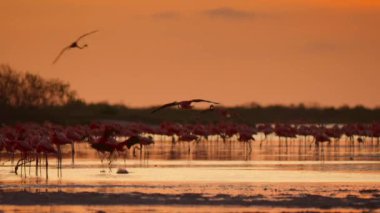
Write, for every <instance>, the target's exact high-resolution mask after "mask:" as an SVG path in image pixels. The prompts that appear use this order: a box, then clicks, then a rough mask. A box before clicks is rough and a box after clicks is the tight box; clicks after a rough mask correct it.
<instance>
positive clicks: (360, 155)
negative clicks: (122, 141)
mask: <svg viewBox="0 0 380 213" xmlns="http://www.w3.org/2000/svg"><path fill="white" fill-rule="evenodd" d="M75 146H76V150H77V152H76V158H77V159H81V158H82V159H96V158H98V157H99V156H98V155H97V153H96V152H95V151H94V150H93V149H91V147H90V146H89V145H88V144H86V143H78V144H76V145H75ZM146 148H147V150H145V151H144V152H139V151H137V152H136V153H135V155H134V154H133V151H132V150H127V151H126V152H125V153H121V154H119V156H118V158H119V159H125V160H127V159H152V160H254V161H356V160H358V161H363V160H364V161H378V160H380V145H379V144H377V143H371V142H368V143H364V144H358V143H356V144H352V143H350V142H345V141H340V142H333V143H331V144H322V145H320V146H319V147H316V146H314V145H312V144H311V143H310V142H309V143H306V142H303V141H296V140H293V141H288V143H287V144H286V145H285V144H284V143H280V142H279V141H275V140H272V141H269V142H265V143H263V144H260V142H254V143H253V149H252V152H248V151H247V144H246V143H242V142H237V141H226V142H222V141H200V142H192V143H188V142H177V143H172V142H171V141H156V142H155V144H153V145H150V146H147V147H146ZM189 148H190V152H189ZM63 153H64V157H65V158H68V157H70V156H71V148H70V147H69V146H66V147H64V148H63Z"/></svg>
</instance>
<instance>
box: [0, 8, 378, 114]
mask: <svg viewBox="0 0 380 213" xmlns="http://www.w3.org/2000/svg"><path fill="white" fill-rule="evenodd" d="M379 23H380V1H378V0H367V1H365V0H344V1H341V0H336V1H333V0H302V1H301V0H280V1H279V0H251V1H249V0H240V1H238V0H235V1H230V0H225V1H222V0H206V1H205V0H202V1H184V0H176V1H174V0H167V1H157V0H150V1H143V0H135V1H125V0H107V1H104V0H82V1H79V0H54V1H51V0H39V1H30V0H2V2H1V6H0V26H1V33H0V60H1V61H0V63H7V64H9V65H11V66H12V67H13V68H15V69H17V70H29V71H31V72H35V73H39V74H41V75H43V76H44V77H48V78H59V79H62V80H64V81H68V82H70V83H71V85H72V88H73V89H75V90H76V91H77V92H78V93H79V95H80V97H82V98H84V99H85V100H87V101H91V102H92V101H109V102H111V103H124V104H127V105H129V106H147V105H158V104H162V103H165V102H168V101H174V100H182V99H189V98H204V99H211V100H215V101H218V102H221V103H223V104H224V105H229V106H231V105H239V104H245V103H249V102H257V103H261V104H277V103H280V104H291V103H300V102H304V103H319V104H321V105H329V106H330V105H333V106H340V105H343V104H349V105H356V104H363V105H366V106H370V107H374V106H380V94H379V91H380V80H379V79H380V69H379V68H380V53H379V51H380V27H379V26H380V25H379ZM94 29H98V30H99V32H98V33H97V34H93V35H91V36H90V37H88V38H86V39H85V41H84V43H88V44H89V48H87V49H84V50H71V51H68V52H66V53H65V54H64V55H63V56H62V58H61V59H60V61H58V63H57V64H55V65H52V64H51V62H52V61H53V59H54V57H55V56H56V55H57V54H58V52H59V51H60V50H61V48H63V47H64V46H66V45H68V44H69V43H70V42H71V41H72V40H74V39H75V38H76V37H77V36H79V35H81V34H83V33H86V32H89V31H92V30H94Z"/></svg>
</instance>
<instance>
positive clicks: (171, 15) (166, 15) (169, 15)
mask: <svg viewBox="0 0 380 213" xmlns="http://www.w3.org/2000/svg"><path fill="white" fill-rule="evenodd" d="M152 17H153V18H155V19H177V18H179V17H180V14H179V13H178V12H175V11H164V12H159V13H155V14H153V15H152Z"/></svg>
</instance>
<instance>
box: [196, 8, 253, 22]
mask: <svg viewBox="0 0 380 213" xmlns="http://www.w3.org/2000/svg"><path fill="white" fill-rule="evenodd" d="M203 14H205V15H207V16H209V17H211V18H230V19H247V18H253V17H254V13H253V12H249V11H244V10H238V9H234V8H230V7H220V8H215V9H209V10H205V11H203Z"/></svg>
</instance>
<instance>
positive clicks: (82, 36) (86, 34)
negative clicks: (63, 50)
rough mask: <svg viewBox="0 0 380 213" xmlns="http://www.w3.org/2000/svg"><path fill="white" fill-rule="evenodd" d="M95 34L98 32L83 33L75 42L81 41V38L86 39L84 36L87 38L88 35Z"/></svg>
mask: <svg viewBox="0 0 380 213" xmlns="http://www.w3.org/2000/svg"><path fill="white" fill-rule="evenodd" d="M96 32H98V30H94V31H91V32H89V33H85V34H83V35H81V36H79V38H78V39H77V40H76V42H78V41H79V40H81V39H82V38H84V37H86V36H88V35H90V34H93V33H96Z"/></svg>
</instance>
